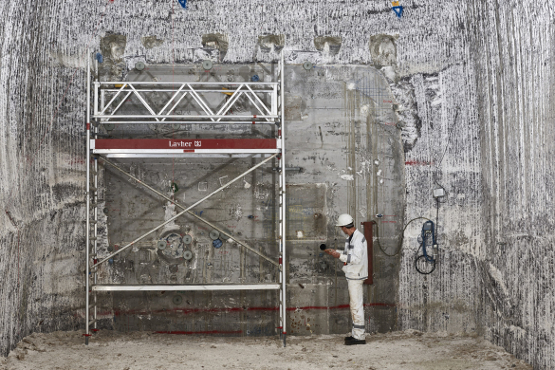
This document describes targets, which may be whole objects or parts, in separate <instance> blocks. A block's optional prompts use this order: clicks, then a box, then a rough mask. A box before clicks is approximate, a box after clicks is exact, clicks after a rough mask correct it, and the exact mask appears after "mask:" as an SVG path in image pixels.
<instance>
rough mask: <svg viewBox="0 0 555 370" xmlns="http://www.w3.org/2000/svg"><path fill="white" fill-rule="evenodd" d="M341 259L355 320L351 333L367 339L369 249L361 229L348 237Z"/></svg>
mask: <svg viewBox="0 0 555 370" xmlns="http://www.w3.org/2000/svg"><path fill="white" fill-rule="evenodd" d="M339 260H340V261H342V262H344V263H345V265H344V266H343V272H345V277H346V278H347V286H348V288H349V306H350V308H351V318H352V321H353V328H352V331H351V335H352V337H353V338H355V339H359V340H363V339H365V334H364V331H365V322H364V304H363V298H364V294H363V292H362V284H363V283H364V280H366V279H367V278H368V249H367V245H366V238H365V237H364V235H363V234H362V233H361V232H360V231H358V230H355V232H354V233H353V235H351V237H350V238H348V239H347V241H346V242H345V250H344V251H343V254H341V255H340V256H339Z"/></svg>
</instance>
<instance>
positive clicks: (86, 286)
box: [85, 50, 91, 345]
mask: <svg viewBox="0 0 555 370" xmlns="http://www.w3.org/2000/svg"><path fill="white" fill-rule="evenodd" d="M90 59H91V55H90V50H87V89H86V90H87V123H86V131H87V144H86V147H87V150H86V151H87V153H86V157H87V159H86V166H87V182H86V185H85V191H86V198H87V199H86V202H85V203H86V207H87V223H86V229H87V231H86V240H85V249H86V254H87V256H86V258H87V263H86V269H85V290H86V294H87V295H86V297H85V344H86V345H88V344H89V336H90V332H89V314H90V311H89V298H90V297H89V291H90V284H89V272H90V266H89V262H90V245H91V244H90V243H91V241H90V232H91V222H90V221H91V216H90V201H91V195H90V176H91V172H90V161H91V154H90V153H91V152H90V149H91V148H90V145H91V144H90V143H91V120H90V104H91V94H90V90H89V89H90V86H91V60H90Z"/></svg>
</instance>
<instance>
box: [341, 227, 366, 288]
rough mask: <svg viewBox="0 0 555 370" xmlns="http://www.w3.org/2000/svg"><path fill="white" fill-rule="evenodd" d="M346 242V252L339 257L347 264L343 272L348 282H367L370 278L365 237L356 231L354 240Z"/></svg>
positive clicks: (353, 236)
mask: <svg viewBox="0 0 555 370" xmlns="http://www.w3.org/2000/svg"><path fill="white" fill-rule="evenodd" d="M350 239H351V240H350V241H349V238H348V239H347V241H346V242H345V250H344V251H343V254H342V255H341V256H339V260H340V261H341V262H345V263H346V265H344V266H343V272H344V273H345V277H346V278H347V280H366V279H367V278H368V247H367V245H366V238H365V237H364V235H363V234H362V233H361V232H360V231H358V230H355V232H354V233H353V235H352V238H350Z"/></svg>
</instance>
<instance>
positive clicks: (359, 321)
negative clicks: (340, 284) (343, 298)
mask: <svg viewBox="0 0 555 370" xmlns="http://www.w3.org/2000/svg"><path fill="white" fill-rule="evenodd" d="M363 283H364V280H349V279H347V286H348V288H349V306H350V307H351V318H352V320H353V330H352V334H351V335H352V336H353V338H355V339H359V340H363V339H365V338H366V337H365V335H364V305H363V296H364V295H363V293H362V284H363Z"/></svg>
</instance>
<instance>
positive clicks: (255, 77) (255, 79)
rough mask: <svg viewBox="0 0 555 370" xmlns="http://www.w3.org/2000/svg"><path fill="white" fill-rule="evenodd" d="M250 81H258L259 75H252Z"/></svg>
mask: <svg viewBox="0 0 555 370" xmlns="http://www.w3.org/2000/svg"><path fill="white" fill-rule="evenodd" d="M251 81H252V82H258V81H260V77H258V75H253V76H252V77H251Z"/></svg>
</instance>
